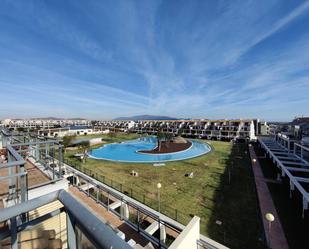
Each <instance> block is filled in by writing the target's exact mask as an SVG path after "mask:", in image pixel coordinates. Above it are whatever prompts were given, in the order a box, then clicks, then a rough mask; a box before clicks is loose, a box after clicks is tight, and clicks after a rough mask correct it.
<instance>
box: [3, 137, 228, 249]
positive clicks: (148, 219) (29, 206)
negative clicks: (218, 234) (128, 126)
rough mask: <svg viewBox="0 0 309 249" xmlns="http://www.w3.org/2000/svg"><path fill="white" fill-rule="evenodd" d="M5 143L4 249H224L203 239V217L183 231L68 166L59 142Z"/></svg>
mask: <svg viewBox="0 0 309 249" xmlns="http://www.w3.org/2000/svg"><path fill="white" fill-rule="evenodd" d="M2 138H3V140H5V145H6V147H5V150H6V155H7V156H6V161H5V162H4V163H2V164H0V169H1V170H5V169H7V170H6V171H3V173H7V175H4V176H3V177H1V178H0V180H1V181H5V180H6V179H9V182H8V184H4V185H3V187H4V188H6V189H7V191H4V193H3V196H6V199H10V202H4V203H6V204H5V205H4V206H5V208H2V210H1V211H0V222H1V223H2V228H1V231H0V241H1V242H0V243H1V246H2V247H3V248H14V249H15V248H17V247H20V248H28V247H29V246H30V245H31V246H32V247H33V246H34V247H36V248H43V247H44V248H45V247H48V248H79V247H80V246H81V245H83V247H84V246H92V247H95V248H110V247H113V248H132V247H133V248H172V249H178V248H225V247H224V246H222V245H220V244H218V243H216V242H215V241H213V240H210V239H209V238H206V237H203V236H202V239H200V234H199V218H198V217H193V218H192V219H191V221H190V222H189V224H188V225H187V226H183V225H181V224H179V223H177V222H175V221H174V220H172V219H170V218H169V217H166V216H164V215H162V214H160V213H158V212H156V211H155V210H153V209H151V208H149V207H147V206H146V205H143V204H142V203H140V202H138V201H136V200H134V199H131V198H130V197H128V196H126V195H125V194H123V193H120V192H117V191H116V190H115V189H113V188H110V187H108V186H106V185H105V184H103V183H101V182H99V181H97V180H95V179H94V178H93V177H90V176H87V175H85V174H83V173H82V172H80V171H78V170H76V169H73V168H72V167H70V166H68V165H66V164H63V163H62V156H61V152H62V146H61V145H60V144H59V143H58V141H57V140H46V141H41V140H33V141H26V142H25V143H20V141H21V140H26V139H25V138H24V139H17V140H15V139H14V137H13V136H12V135H11V134H8V133H6V132H3V133H2ZM56 156H57V158H56ZM15 168H16V171H15ZM12 169H14V170H12ZM63 173H65V175H63ZM27 178H28V180H29V181H27ZM66 178H68V179H70V180H71V183H72V186H71V187H69V184H68V183H69V182H68V181H67V180H66ZM77 182H78V184H77ZM66 190H67V191H66ZM8 197H10V198H8ZM3 199H5V198H3ZM94 228H95V230H94ZM102 234H104V236H102Z"/></svg>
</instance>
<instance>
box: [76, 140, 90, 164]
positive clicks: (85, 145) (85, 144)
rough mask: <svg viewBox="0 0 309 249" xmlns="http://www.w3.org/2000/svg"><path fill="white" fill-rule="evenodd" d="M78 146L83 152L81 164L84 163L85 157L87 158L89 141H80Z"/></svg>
mask: <svg viewBox="0 0 309 249" xmlns="http://www.w3.org/2000/svg"><path fill="white" fill-rule="evenodd" d="M79 145H80V147H81V149H82V151H83V154H84V156H83V163H85V162H86V157H87V152H88V150H89V148H90V142H89V141H82V142H80V144H79Z"/></svg>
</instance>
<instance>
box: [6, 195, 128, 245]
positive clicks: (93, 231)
mask: <svg viewBox="0 0 309 249" xmlns="http://www.w3.org/2000/svg"><path fill="white" fill-rule="evenodd" d="M56 200H59V201H60V202H61V203H62V204H63V206H64V207H63V208H60V209H57V210H54V211H52V212H49V213H48V214H45V215H43V216H40V217H38V218H36V219H34V220H31V221H27V222H22V221H21V219H20V215H22V214H23V213H28V212H30V211H32V210H35V209H37V208H39V207H42V206H43V205H46V204H49V203H52V202H54V201H56ZM61 212H65V213H66V218H67V226H66V233H67V238H68V240H67V241H68V248H73V249H75V248H80V246H81V245H82V241H81V240H80V236H77V234H76V230H77V228H78V229H79V230H81V231H82V233H84V235H86V237H87V239H88V240H89V241H91V243H92V244H93V245H94V246H95V247H96V248H115V249H117V248H119V249H120V248H121V249H129V248H131V247H130V246H129V245H128V244H127V243H126V242H125V241H124V240H122V239H121V238H120V237H119V236H118V235H117V234H116V233H115V232H114V231H113V229H112V228H111V227H110V226H109V225H108V224H106V223H104V222H102V220H100V219H99V218H98V217H96V215H94V214H93V213H92V212H90V211H89V210H88V209H87V208H86V207H85V206H84V205H82V204H81V203H80V202H79V201H77V200H76V199H75V198H74V197H73V196H71V194H69V193H68V192H66V191H65V190H59V191H56V192H53V193H50V194H47V195H43V196H40V197H38V198H35V199H32V200H29V201H26V202H24V203H20V204H17V205H15V206H13V207H9V208H6V209H4V210H2V211H1V212H0V222H7V221H10V230H9V231H4V232H1V233H0V240H3V239H5V238H7V237H10V238H11V247H12V248H13V249H17V248H18V236H17V234H18V232H21V231H23V230H25V229H29V228H32V227H34V226H35V225H37V224H40V223H41V222H43V221H45V220H47V219H49V218H51V217H53V216H55V215H58V214H60V213H61Z"/></svg>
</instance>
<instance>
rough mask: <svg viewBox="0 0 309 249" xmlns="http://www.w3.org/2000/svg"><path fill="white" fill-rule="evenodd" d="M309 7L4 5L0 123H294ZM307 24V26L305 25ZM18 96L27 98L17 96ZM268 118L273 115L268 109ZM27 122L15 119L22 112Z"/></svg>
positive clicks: (270, 2) (270, 1)
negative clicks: (142, 117) (145, 118)
mask: <svg viewBox="0 0 309 249" xmlns="http://www.w3.org/2000/svg"><path fill="white" fill-rule="evenodd" d="M308 11H309V1H302V2H301V3H296V2H284V3H283V2H282V1H280V0H267V1H266V0H265V1H264V0H262V1H259V2H256V1H242V0H239V1H215V2H214V1H185V2H183V3H173V2H170V1H146V2H135V1H106V2H104V3H103V2H94V1H91V2H89V3H87V4H86V3H83V4H81V3H79V2H76V1H66V2H65V3H63V2H58V1H55V2H42V1H28V2H27V3H25V2H23V1H7V2H5V3H4V4H3V6H2V8H1V9H0V28H1V30H2V33H3V35H1V37H0V44H1V47H0V86H1V87H2V89H4V88H5V89H6V92H10V95H8V94H5V92H4V91H1V92H0V97H1V99H2V100H4V101H6V103H7V104H8V105H9V106H10V111H9V112H7V111H5V110H4V109H3V108H2V109H0V116H2V117H3V116H9V115H10V114H12V113H14V110H16V114H20V111H18V110H17V109H18V108H17V107H16V106H17V105H16V102H17V101H18V102H19V103H21V105H22V106H23V110H24V109H25V108H28V109H29V111H27V112H24V113H26V114H27V115H28V113H29V115H31V110H33V112H35V113H39V109H40V103H42V105H41V106H42V110H43V111H42V115H45V114H46V115H53V113H58V114H61V115H69V116H72V115H73V114H78V113H79V112H80V113H81V115H78V116H86V117H93V118H112V117H115V116H118V115H121V116H122V115H130V114H142V113H150V114H152V113H153V114H166V115H172V116H179V117H184V116H186V117H190V116H192V117H245V116H247V117H253V116H259V117H262V118H267V119H270V118H272V117H274V119H276V117H277V118H282V117H287V118H289V117H292V116H294V112H293V108H290V106H293V107H294V111H295V106H296V105H297V103H301V104H299V110H298V112H302V113H303V114H309V113H308V110H307V109H305V108H303V106H304V104H306V103H308V104H309V101H307V100H306V99H308V98H306V93H308V92H309V88H308V83H307V82H308V76H307V73H308V70H309V54H308V53H307V52H306V51H308V48H309V45H308V44H309V43H308V40H309V38H308V37H309V34H308V31H307V30H306V28H305V27H304V25H303V24H304V22H305V21H307V22H308V19H309V15H308ZM304 20H305V21H304ZM25 95H26V96H27V97H25ZM273 110H276V111H273ZM26 114H25V115H26Z"/></svg>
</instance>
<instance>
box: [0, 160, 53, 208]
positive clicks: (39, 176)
mask: <svg viewBox="0 0 309 249" xmlns="http://www.w3.org/2000/svg"><path fill="white" fill-rule="evenodd" d="M25 168H26V170H27V178H28V187H29V188H31V187H33V186H36V185H38V184H42V183H46V182H48V181H50V179H49V178H48V177H47V176H46V175H45V174H44V173H43V172H42V171H41V170H39V169H38V168H37V167H36V166H35V165H33V164H32V163H30V162H29V161H27V163H26V165H25ZM8 174H9V170H8V168H2V169H0V176H7V175H8ZM8 189H9V181H8V180H2V181H0V208H3V200H4V199H5V198H6V197H7V194H8Z"/></svg>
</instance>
